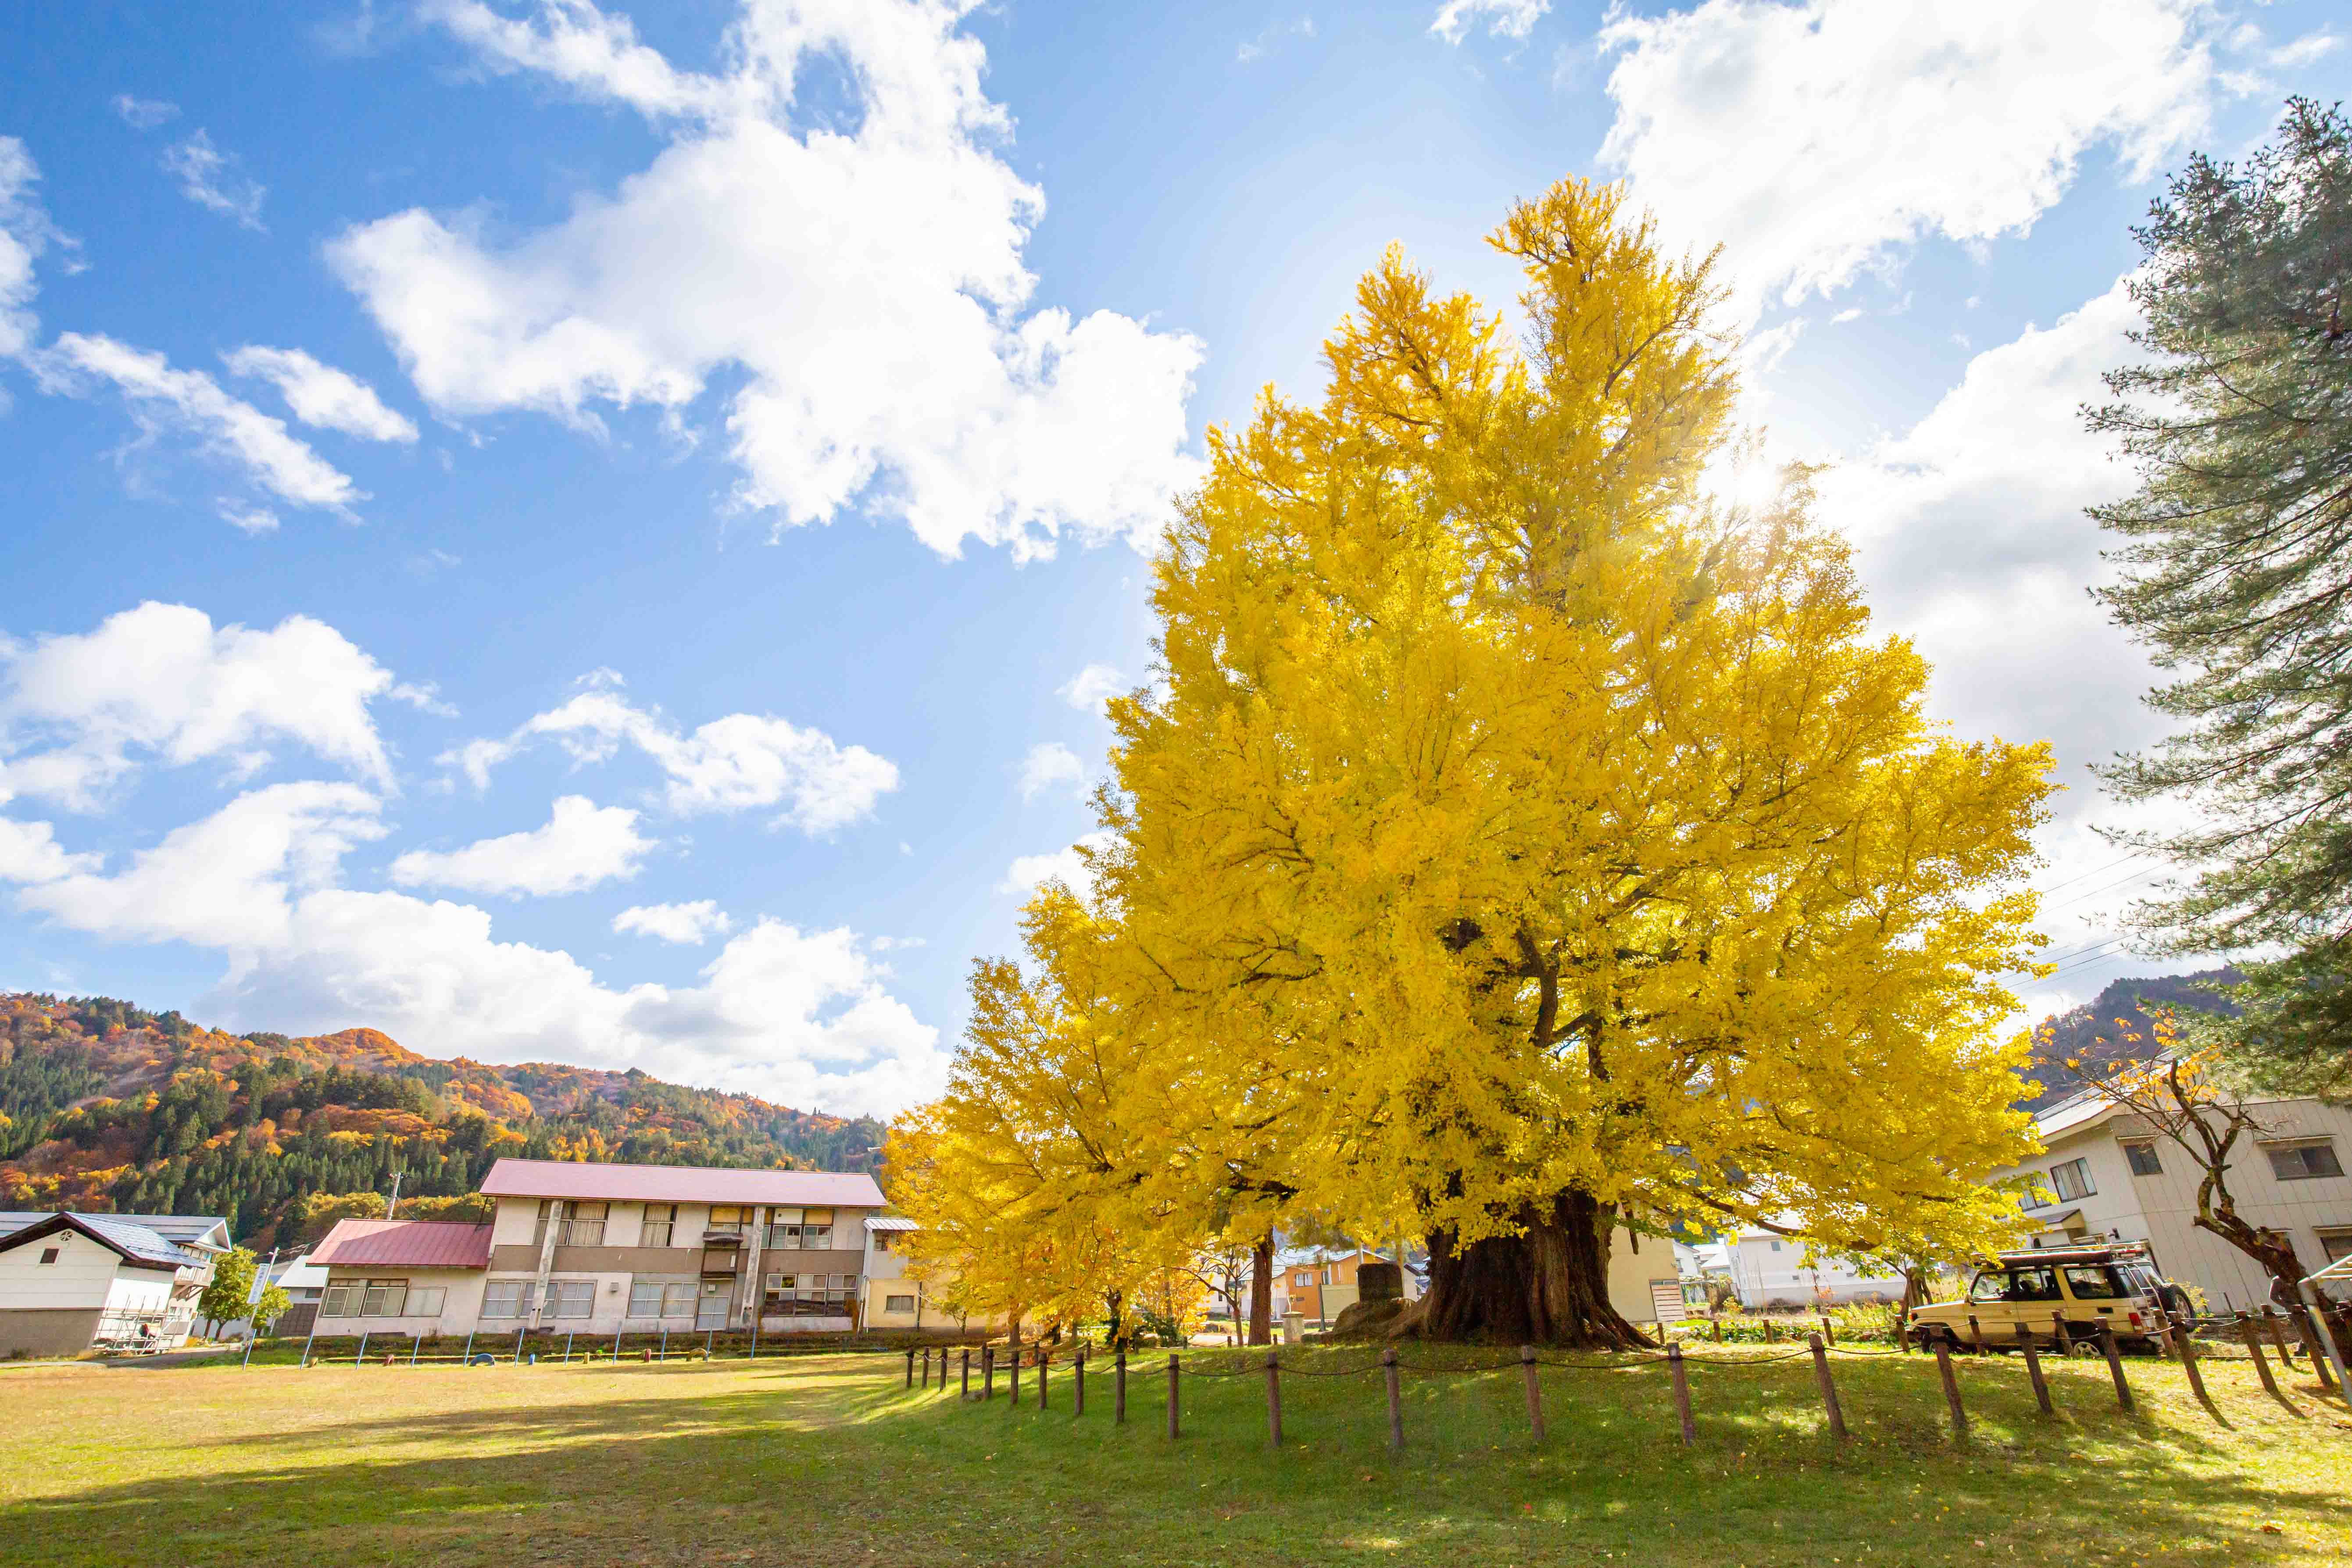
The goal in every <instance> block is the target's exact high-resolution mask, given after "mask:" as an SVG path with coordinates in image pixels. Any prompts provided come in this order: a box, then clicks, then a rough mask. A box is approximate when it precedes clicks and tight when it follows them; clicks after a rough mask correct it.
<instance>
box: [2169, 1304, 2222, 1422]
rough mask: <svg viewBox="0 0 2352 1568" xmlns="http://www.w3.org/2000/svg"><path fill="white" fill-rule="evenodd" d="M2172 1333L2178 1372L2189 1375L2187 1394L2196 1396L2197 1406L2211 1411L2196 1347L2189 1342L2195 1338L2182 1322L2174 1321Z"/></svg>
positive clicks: (2209, 1397)
mask: <svg viewBox="0 0 2352 1568" xmlns="http://www.w3.org/2000/svg"><path fill="white" fill-rule="evenodd" d="M2172 1332H2173V1342H2174V1344H2175V1345H2177V1346H2178V1347H2179V1351H2180V1370H2181V1371H2183V1372H2185V1373H2188V1374H2189V1393H2191V1394H2195V1395H2196V1396H2197V1403H2198V1404H2200V1405H2203V1406H2205V1408H2206V1409H2208V1410H2211V1409H2212V1408H2213V1400H2212V1397H2211V1396H2210V1395H2209V1394H2207V1393H2206V1392H2205V1373H2204V1370H2203V1369H2202V1368H2201V1367H2200V1366H2199V1365H2198V1364H2197V1347H2196V1346H2195V1345H2194V1344H2193V1343H2191V1341H2192V1340H2193V1339H2194V1338H2195V1337H2196V1336H2194V1335H2193V1334H2191V1333H2190V1332H2189V1325H2188V1324H2187V1323H2186V1322H2184V1321H2175V1323H2174V1324H2173V1331H2172Z"/></svg>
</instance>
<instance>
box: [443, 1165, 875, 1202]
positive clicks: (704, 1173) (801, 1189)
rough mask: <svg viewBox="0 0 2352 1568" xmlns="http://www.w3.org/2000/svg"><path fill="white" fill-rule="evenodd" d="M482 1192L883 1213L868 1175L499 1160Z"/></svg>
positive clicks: (501, 1194) (502, 1196)
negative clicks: (862, 1209) (864, 1209)
mask: <svg viewBox="0 0 2352 1568" xmlns="http://www.w3.org/2000/svg"><path fill="white" fill-rule="evenodd" d="M482 1191H483V1192H484V1193H486V1194H488V1195H489V1196H491V1197H497V1198H604V1199H612V1198H619V1199H622V1200H625V1201H628V1202H636V1201H638V1200H650V1201H651V1202H654V1203H657V1204H674V1203H685V1204H783V1205H787V1206H790V1207H816V1208H835V1207H839V1208H875V1209H878V1208H880V1207H881V1206H882V1189H881V1188H879V1187H877V1186H876V1185H875V1184H874V1178H873V1177H871V1176H869V1175H866V1174H865V1173H863V1172H842V1171H722V1170H717V1169H714V1168H712V1167H711V1166H708V1165H602V1164H589V1163H585V1162H583V1161H578V1160H500V1161H499V1163H497V1164H495V1165H492V1166H491V1167H490V1173H489V1174H488V1176H486V1177H484V1178H483V1179H482Z"/></svg>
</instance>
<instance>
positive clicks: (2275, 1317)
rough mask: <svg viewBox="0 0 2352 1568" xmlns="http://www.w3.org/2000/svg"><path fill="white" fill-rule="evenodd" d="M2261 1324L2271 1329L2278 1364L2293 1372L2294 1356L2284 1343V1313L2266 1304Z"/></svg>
mask: <svg viewBox="0 0 2352 1568" xmlns="http://www.w3.org/2000/svg"><path fill="white" fill-rule="evenodd" d="M2263 1326H2264V1327H2265V1328H2267V1329H2269V1330H2270V1331H2271V1344H2272V1346H2273V1348H2274V1349H2275V1350H2277V1352H2278V1358H2279V1364H2280V1365H2282V1366H2284V1367H2285V1368H2286V1369H2287V1371H2288V1372H2290V1373H2292V1372H2294V1356H2293V1355H2292V1354H2290V1353H2289V1352H2288V1351H2287V1344H2286V1314H2285V1313H2284V1312H2282V1311H2280V1310H2278V1309H2277V1308H2276V1307H2269V1306H2266V1307H2264V1308H2263Z"/></svg>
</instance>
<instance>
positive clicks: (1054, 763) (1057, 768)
mask: <svg viewBox="0 0 2352 1568" xmlns="http://www.w3.org/2000/svg"><path fill="white" fill-rule="evenodd" d="M1086 787H1087V764H1086V763H1083V762H1081V761H1080V760H1079V759H1078V754H1077V752H1074V751H1072V750H1070V748H1069V747H1067V746H1066V745H1064V744H1062V742H1059V741H1043V742H1039V743H1038V744H1036V745H1034V746H1032V747H1030V748H1029V754H1028V755H1027V756H1024V757H1023V758H1022V759H1021V798H1022V799H1023V800H1034V799H1036V798H1037V797H1038V796H1039V795H1044V794H1045V793H1046V792H1047V791H1049V790H1061V789H1067V790H1070V791H1072V792H1073V793H1077V794H1083V793H1084V792H1085V790H1086Z"/></svg>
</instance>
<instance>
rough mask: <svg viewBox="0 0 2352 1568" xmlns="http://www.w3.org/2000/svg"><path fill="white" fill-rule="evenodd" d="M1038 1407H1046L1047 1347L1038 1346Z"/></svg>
mask: <svg viewBox="0 0 2352 1568" xmlns="http://www.w3.org/2000/svg"><path fill="white" fill-rule="evenodd" d="M1037 1408H1038V1409H1040V1410H1043V1409H1045V1346H1044V1345H1039V1346H1038V1347H1037Z"/></svg>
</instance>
